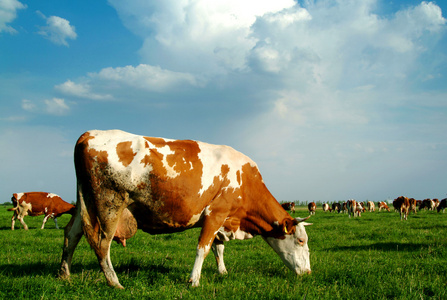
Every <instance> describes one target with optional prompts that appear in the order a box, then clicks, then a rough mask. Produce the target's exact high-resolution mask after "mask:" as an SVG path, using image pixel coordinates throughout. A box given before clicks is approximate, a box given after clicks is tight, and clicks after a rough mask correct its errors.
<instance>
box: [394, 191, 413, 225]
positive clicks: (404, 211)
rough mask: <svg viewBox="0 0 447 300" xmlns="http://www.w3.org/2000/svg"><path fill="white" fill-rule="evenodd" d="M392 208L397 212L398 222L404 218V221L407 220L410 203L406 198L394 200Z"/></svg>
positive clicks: (401, 197)
mask: <svg viewBox="0 0 447 300" xmlns="http://www.w3.org/2000/svg"><path fill="white" fill-rule="evenodd" d="M393 207H394V209H395V210H397V211H398V212H399V215H400V220H402V217H403V218H404V220H407V218H408V213H409V211H410V201H409V200H408V198H407V197H404V196H400V197H397V198H396V199H394V201H393Z"/></svg>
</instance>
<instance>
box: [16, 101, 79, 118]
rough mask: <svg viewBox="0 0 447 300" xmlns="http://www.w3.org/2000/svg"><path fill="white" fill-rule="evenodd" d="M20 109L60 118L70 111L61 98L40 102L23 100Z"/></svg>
mask: <svg viewBox="0 0 447 300" xmlns="http://www.w3.org/2000/svg"><path fill="white" fill-rule="evenodd" d="M22 109H23V110H25V111H28V112H32V113H44V114H49V115H55V116H62V115H65V114H67V113H68V112H69V111H70V107H69V105H68V104H67V103H66V102H65V100H64V99H61V98H53V99H45V100H43V101H41V102H33V101H31V100H27V99H23V100H22Z"/></svg>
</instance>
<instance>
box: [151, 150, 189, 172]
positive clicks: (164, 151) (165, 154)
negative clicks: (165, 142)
mask: <svg viewBox="0 0 447 300" xmlns="http://www.w3.org/2000/svg"><path fill="white" fill-rule="evenodd" d="M157 151H158V152H159V153H160V154H163V160H162V161H161V162H162V163H163V167H164V168H165V169H166V175H167V176H168V177H169V178H175V177H177V176H179V175H180V173H179V172H176V171H175V169H174V167H175V164H174V165H173V166H172V167H171V166H170V165H169V163H168V160H167V157H168V155H171V154H174V153H175V152H174V151H171V148H170V147H169V146H164V147H161V148H157ZM183 159H184V158H183Z"/></svg>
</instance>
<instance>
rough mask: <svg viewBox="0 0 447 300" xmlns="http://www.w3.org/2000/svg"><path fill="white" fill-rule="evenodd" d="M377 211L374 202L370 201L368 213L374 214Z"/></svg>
mask: <svg viewBox="0 0 447 300" xmlns="http://www.w3.org/2000/svg"><path fill="white" fill-rule="evenodd" d="M375 210H376V206H375V205H374V202H372V201H368V211H369V212H374V211H375Z"/></svg>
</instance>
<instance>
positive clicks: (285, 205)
mask: <svg viewBox="0 0 447 300" xmlns="http://www.w3.org/2000/svg"><path fill="white" fill-rule="evenodd" d="M281 206H282V208H284V209H285V210H290V211H291V212H292V213H294V212H295V202H285V203H282V204H281Z"/></svg>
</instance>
